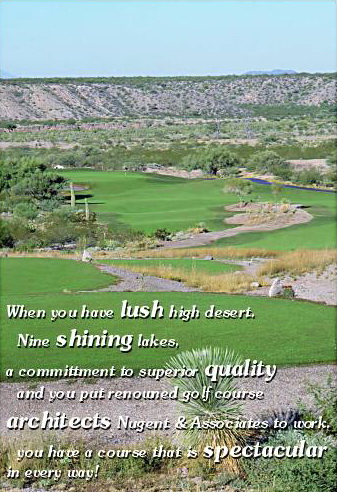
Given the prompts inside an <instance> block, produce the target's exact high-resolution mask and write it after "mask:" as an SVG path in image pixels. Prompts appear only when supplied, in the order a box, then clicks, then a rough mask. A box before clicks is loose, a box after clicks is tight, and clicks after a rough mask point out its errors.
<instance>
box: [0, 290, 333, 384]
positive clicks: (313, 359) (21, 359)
mask: <svg viewBox="0 0 337 492" xmlns="http://www.w3.org/2000/svg"><path fill="white" fill-rule="evenodd" d="M124 299H127V300H128V302H129V303H130V304H132V305H135V304H140V305H143V304H150V303H151V302H152V301H153V300H154V299H158V300H159V301H160V302H161V304H162V305H163V306H164V308H165V312H168V306H169V305H171V304H174V305H175V306H176V307H177V308H180V307H181V305H183V306H184V307H185V308H191V306H192V305H193V304H196V305H197V306H198V308H199V309H200V311H201V312H203V311H205V310H206V309H207V308H208V306H209V305H211V304H216V306H217V308H218V309H245V308H247V307H248V306H250V307H251V309H252V310H253V312H254V313H255V316H256V317H255V319H242V320H238V319H231V320H227V319H216V320H214V319H205V318H200V319H196V320H190V321H189V322H183V321H181V320H176V319H172V320H168V319H163V320H160V319H157V320H153V319H120V317H119V310H120V306H121V302H122V300H124ZM7 303H10V304H13V303H15V304H25V305H26V308H28V309H45V310H47V318H46V319H21V320H18V319H6V312H5V306H6V304H7ZM83 304H85V305H87V306H88V308H89V309H114V310H115V312H116V318H115V319H112V320H110V319H108V320H106V319H105V320H92V319H91V320H87V319H63V320H57V321H55V322H51V321H50V320H49V319H48V310H51V309H65V310H69V309H72V310H73V309H79V310H80V309H81V306H82V305H83ZM1 318H2V330H1V351H0V355H1V361H2V362H1V378H2V379H4V371H5V369H6V368H14V369H15V370H17V369H19V368H22V367H23V368H39V367H43V368H63V367H65V365H66V364H68V365H78V366H80V367H87V368H90V367H91V368H93V367H97V368H98V367H110V366H112V365H114V366H116V367H121V366H122V365H126V366H129V367H132V368H134V369H139V368H141V367H162V366H163V364H165V362H166V361H167V359H168V358H169V357H170V356H171V355H174V354H176V353H177V352H179V351H183V350H188V349H192V348H197V347H207V346H218V347H219V346H222V347H229V348H230V349H233V350H235V351H236V352H237V353H239V354H241V355H242V356H243V357H249V358H256V359H258V360H263V361H264V362H265V363H271V364H277V365H279V366H282V365H300V364H312V363H321V362H330V361H333V360H334V358H335V350H334V328H333V326H334V320H335V310H334V309H333V308H331V307H328V306H322V305H315V304H311V303H307V302H298V301H293V302H292V301H287V300H281V299H269V298H255V297H250V298H248V297H245V296H230V295H216V294H201V293H191V294H190V293H188V294H187V293H186V294H184V295H183V296H182V295H181V293H157V294H153V293H146V292H134V293H119V292H116V293H115V292H114V293H111V292H110V293H99V294H98V293H95V294H94V293H92V294H68V295H67V294H54V295H53V296H48V295H45V296H30V297H29V299H28V300H27V296H25V295H20V296H18V295H15V296H14V295H12V296H9V297H6V298H4V301H3V308H2V313H1ZM72 329H77V331H78V334H83V330H85V329H87V330H89V333H90V334H102V330H104V329H106V330H108V333H109V334H118V335H124V334H132V335H133V336H134V342H133V349H132V351H131V352H128V353H122V352H120V351H119V349H118V348H97V347H95V348H69V347H65V348H56V347H55V340H56V336H57V335H58V334H64V335H67V336H69V334H70V330H72ZM19 333H23V334H32V335H34V337H36V338H42V339H44V338H49V339H50V342H51V346H50V347H49V348H18V347H17V341H18V334H19ZM152 333H154V334H155V335H156V337H157V338H159V339H162V338H168V339H172V338H174V339H176V340H177V341H178V342H179V348H178V349H169V348H150V349H147V348H139V347H138V346H137V341H138V335H139V334H143V336H145V337H146V336H150V335H151V334H152ZM16 379H17V377H16V376H14V378H13V379H12V380H16Z"/></svg>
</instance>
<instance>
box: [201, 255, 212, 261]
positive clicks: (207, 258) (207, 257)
mask: <svg viewBox="0 0 337 492" xmlns="http://www.w3.org/2000/svg"><path fill="white" fill-rule="evenodd" d="M203 260H214V258H213V256H211V255H207V256H204V257H203Z"/></svg>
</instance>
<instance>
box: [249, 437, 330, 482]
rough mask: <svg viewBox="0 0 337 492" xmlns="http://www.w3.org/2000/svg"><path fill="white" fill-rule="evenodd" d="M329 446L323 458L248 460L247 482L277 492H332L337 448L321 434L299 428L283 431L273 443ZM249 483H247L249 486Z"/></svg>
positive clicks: (276, 444)
mask: <svg viewBox="0 0 337 492" xmlns="http://www.w3.org/2000/svg"><path fill="white" fill-rule="evenodd" d="M301 440H305V441H306V443H307V444H308V445H309V446H327V447H328V450H327V451H325V452H324V453H323V456H322V457H321V458H318V459H317V458H316V459H315V458H307V457H303V458H293V459H290V458H281V459H280V458H269V459H264V458H257V459H249V460H248V459H247V460H245V461H244V464H243V466H244V471H245V473H246V481H247V482H248V484H251V486H252V487H254V490H270V491H273V492H294V491H296V492H308V491H309V490H310V492H332V491H334V490H335V486H336V448H335V447H334V445H333V441H332V440H331V439H330V438H328V437H326V436H324V435H323V434H321V433H315V434H312V435H307V434H304V433H302V432H299V431H296V430H287V431H280V432H278V433H277V435H276V436H275V437H274V438H272V439H270V440H269V441H268V445H269V446H292V447H293V446H296V445H298V444H299V442H300V441H301ZM248 484H247V485H248Z"/></svg>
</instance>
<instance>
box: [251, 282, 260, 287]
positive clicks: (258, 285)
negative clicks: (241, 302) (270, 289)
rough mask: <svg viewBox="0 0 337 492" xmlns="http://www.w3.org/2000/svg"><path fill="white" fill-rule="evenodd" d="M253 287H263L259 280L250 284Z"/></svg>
mask: <svg viewBox="0 0 337 492" xmlns="http://www.w3.org/2000/svg"><path fill="white" fill-rule="evenodd" d="M250 286H251V287H261V285H260V284H259V282H252V283H251V284H250Z"/></svg>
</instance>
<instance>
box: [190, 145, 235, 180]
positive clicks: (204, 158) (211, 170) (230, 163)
mask: <svg viewBox="0 0 337 492" xmlns="http://www.w3.org/2000/svg"><path fill="white" fill-rule="evenodd" d="M240 164H241V161H240V158H239V157H238V156H237V155H236V154H235V153H234V152H232V151H230V150H228V149H227V148H226V147H223V146H219V147H212V148H209V149H207V150H204V151H203V152H199V153H197V154H189V155H187V156H186V157H185V158H184V159H183V161H182V165H183V167H186V168H187V169H202V170H203V171H205V172H206V173H208V174H211V175H213V176H215V175H216V174H217V173H218V171H220V170H228V169H232V170H233V169H235V168H237V167H238V166H240Z"/></svg>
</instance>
